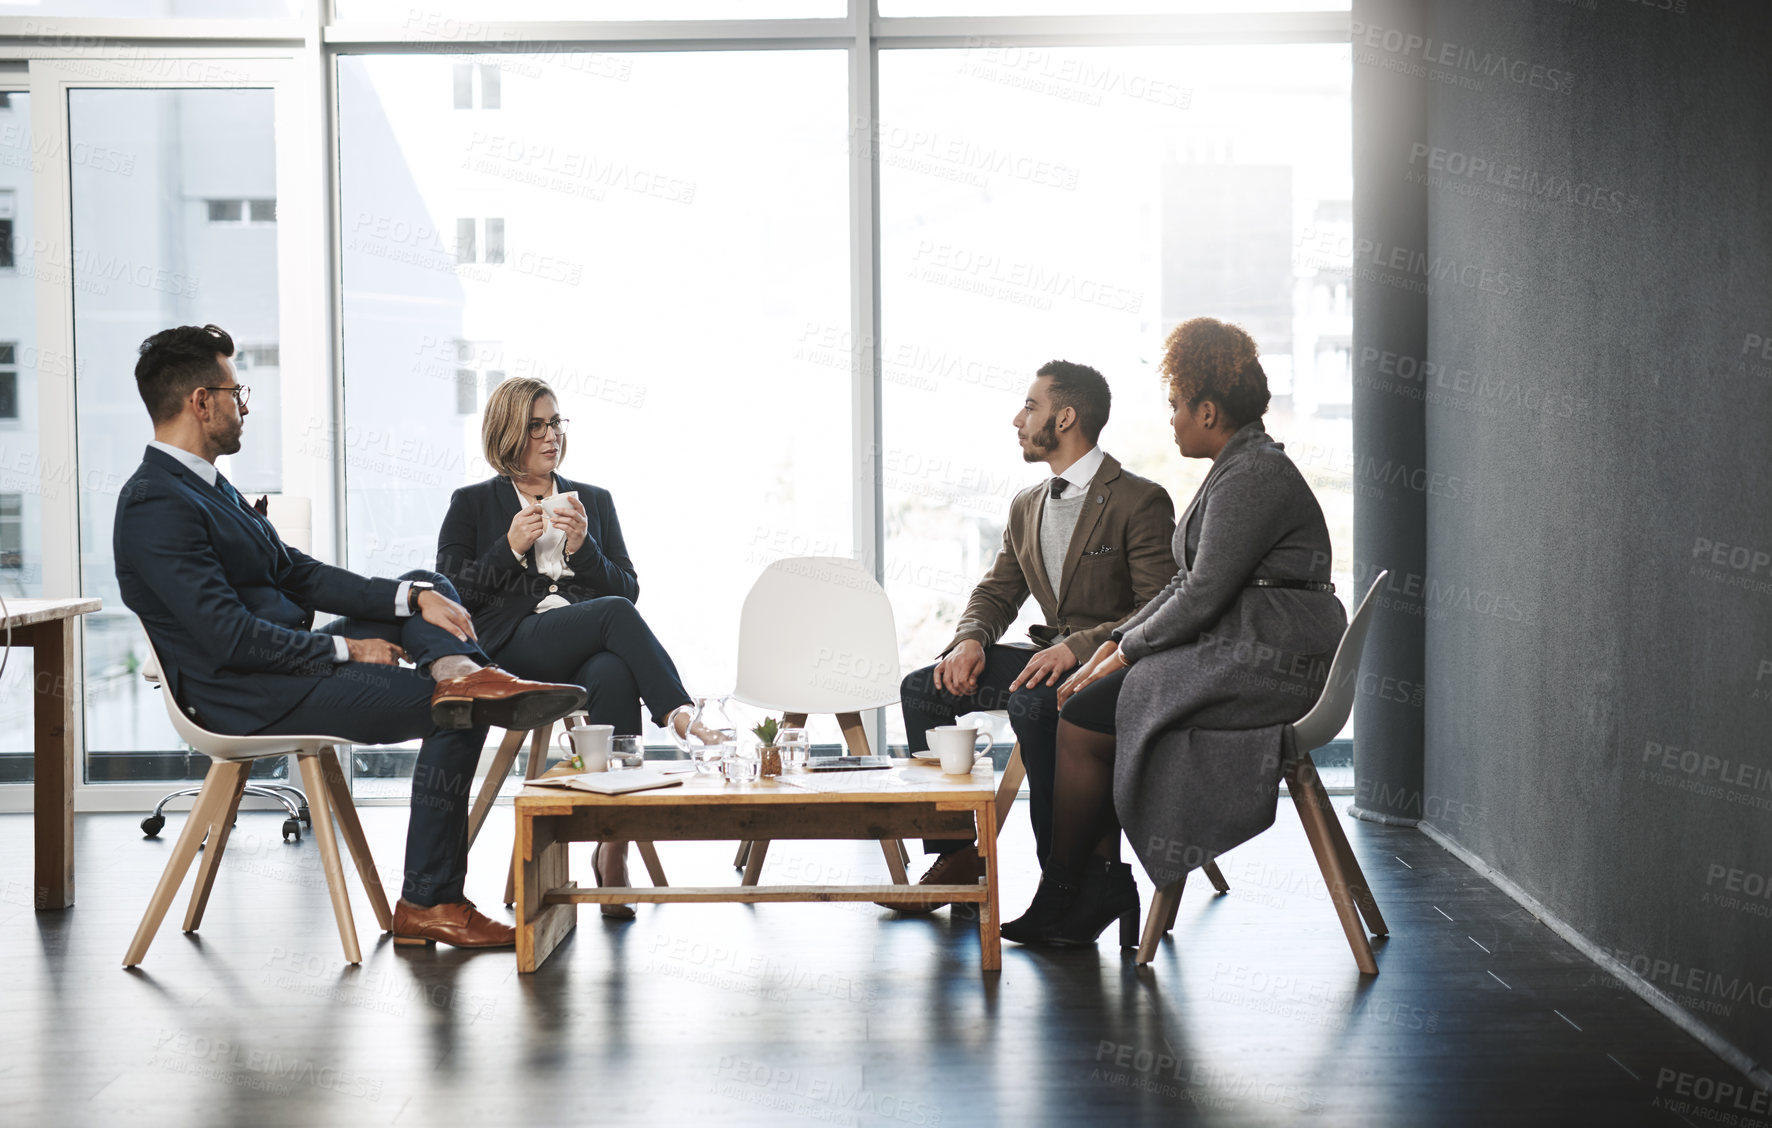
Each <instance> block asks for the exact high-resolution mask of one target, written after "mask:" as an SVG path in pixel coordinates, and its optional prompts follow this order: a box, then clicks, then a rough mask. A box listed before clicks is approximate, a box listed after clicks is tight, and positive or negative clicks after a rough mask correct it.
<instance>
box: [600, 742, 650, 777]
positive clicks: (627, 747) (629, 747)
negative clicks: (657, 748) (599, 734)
mask: <svg viewBox="0 0 1772 1128" xmlns="http://www.w3.org/2000/svg"><path fill="white" fill-rule="evenodd" d="M645 762H646V746H645V745H644V744H642V743H641V741H640V738H639V737H637V736H613V737H610V738H609V767H608V770H609V771H612V772H622V771H628V770H630V769H632V768H638V767H642V766H644V764H645Z"/></svg>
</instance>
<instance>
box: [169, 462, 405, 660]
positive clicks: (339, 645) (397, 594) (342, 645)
mask: <svg viewBox="0 0 1772 1128" xmlns="http://www.w3.org/2000/svg"><path fill="white" fill-rule="evenodd" d="M148 445H149V446H151V447H153V448H154V449H155V450H157V451H159V452H160V453H162V454H165V455H170V456H171V457H173V458H176V459H177V460H178V461H179V462H180V463H182V464H183V465H184V466H185V467H186V468H187V469H189V470H190V471H191V473H193V474H195V475H197V477H199V478H202V479H203V480H204V481H205V482H208V483H209V484H210V485H212V486H214V485H215V482H216V479H217V478H218V477H220V476H221V472H220V471H218V470H217V469H216V468H215V463H213V462H211V461H209V460H208V459H207V458H199V457H197V456H196V455H194V454H192V453H191V452H190V451H188V450H186V449H185V448H184V447H175V446H173V445H172V444H171V443H163V442H161V441H160V440H159V439H152V440H149V442H148ZM217 488H218V489H219V488H220V487H217ZM411 591H412V581H411V580H401V581H400V586H399V587H398V588H397V589H396V590H395V591H394V614H395V616H396V617H398V618H401V619H404V618H406V617H407V616H409V615H411V614H412V612H411V610H409V609H408V607H407V596H408V595H409V594H410V593H411ZM332 660H333V661H334V662H349V661H350V660H351V647H350V644H349V643H347V642H346V641H345V640H344V638H343V636H341V635H333V636H332Z"/></svg>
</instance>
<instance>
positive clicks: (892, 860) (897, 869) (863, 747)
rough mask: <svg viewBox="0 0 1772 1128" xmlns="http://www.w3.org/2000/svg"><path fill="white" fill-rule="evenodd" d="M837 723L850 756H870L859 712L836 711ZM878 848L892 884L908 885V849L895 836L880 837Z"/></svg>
mask: <svg viewBox="0 0 1772 1128" xmlns="http://www.w3.org/2000/svg"><path fill="white" fill-rule="evenodd" d="M837 724H838V725H839V726H840V727H841V728H842V729H843V743H844V744H846V745H848V747H849V754H850V755H851V756H871V755H873V754H874V750H873V747H872V746H871V745H870V744H869V743H868V729H867V726H866V725H864V724H862V723H861V714H860V713H838V714H837ZM880 849H881V850H882V851H884V852H885V854H886V868H887V870H888V871H890V872H891V874H892V883H893V884H894V885H909V884H910V883H911V879H910V877H909V876H908V875H907V874H906V873H905V866H906V865H908V864H909V863H910V860H911V855H910V851H908V850H906V849H905V848H904V843H903V842H902V841H900V840H899V839H897V838H882V839H880Z"/></svg>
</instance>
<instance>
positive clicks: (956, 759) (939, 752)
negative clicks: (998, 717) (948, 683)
mask: <svg viewBox="0 0 1772 1128" xmlns="http://www.w3.org/2000/svg"><path fill="white" fill-rule="evenodd" d="M981 734H982V735H983V736H984V741H985V743H984V747H983V748H980V747H978V738H979V736H980V735H981ZM996 746H997V742H996V739H995V738H994V737H992V736H991V734H990V733H988V732H984V731H983V730H982V729H980V728H979V727H978V726H976V725H938V726H936V727H935V728H932V729H930V730H929V751H927V752H913V753H911V758H912V759H915V760H923V761H926V762H929V763H939V764H940V765H941V770H942V771H943V772H944V773H946V774H947V775H957V776H960V775H971V774H972V769H973V768H974V767H976V766H977V765H978V762H979V761H980V760H982V759H983V758H984V757H986V756H989V755H990V754H991V749H993V748H995V747H996Z"/></svg>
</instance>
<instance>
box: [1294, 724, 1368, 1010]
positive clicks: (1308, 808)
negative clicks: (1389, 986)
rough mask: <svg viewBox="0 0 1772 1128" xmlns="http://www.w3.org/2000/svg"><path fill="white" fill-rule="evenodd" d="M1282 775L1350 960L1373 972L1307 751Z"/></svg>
mask: <svg viewBox="0 0 1772 1128" xmlns="http://www.w3.org/2000/svg"><path fill="white" fill-rule="evenodd" d="M1285 779H1286V790H1287V791H1289V792H1290V793H1291V794H1292V803H1293V805H1294V806H1295V807H1297V808H1298V820H1299V822H1301V823H1303V824H1304V836H1305V838H1306V839H1308V840H1309V841H1310V844H1311V852H1312V853H1314V854H1315V855H1316V856H1317V868H1318V869H1320V870H1322V872H1323V880H1324V882H1325V883H1327V885H1328V886H1329V900H1330V901H1331V902H1332V903H1333V904H1334V905H1335V915H1336V916H1338V917H1340V918H1341V930H1342V932H1344V933H1346V935H1347V943H1348V947H1349V948H1352V949H1353V953H1354V962H1355V963H1356V964H1358V965H1359V967H1360V970H1361V971H1362V972H1364V973H1365V974H1367V975H1377V974H1378V961H1377V960H1375V959H1373V957H1372V945H1371V943H1370V942H1368V941H1367V939H1366V930H1365V928H1363V927H1361V924H1360V911H1359V909H1357V908H1356V907H1355V906H1354V899H1353V895H1352V894H1351V892H1350V891H1349V887H1348V875H1347V873H1346V872H1345V871H1344V870H1343V869H1342V866H1341V858H1340V857H1339V856H1338V855H1337V854H1336V852H1335V847H1334V845H1333V843H1332V842H1331V840H1330V833H1329V828H1328V825H1327V823H1328V819H1329V814H1328V812H1327V811H1326V810H1325V808H1326V807H1327V805H1328V796H1327V795H1324V794H1323V785H1322V783H1321V781H1319V780H1318V779H1317V766H1316V764H1314V763H1313V762H1312V761H1311V758H1310V756H1309V755H1305V756H1302V757H1300V758H1299V759H1298V760H1297V761H1295V762H1294V763H1292V764H1290V765H1288V766H1287V768H1286V773H1285Z"/></svg>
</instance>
